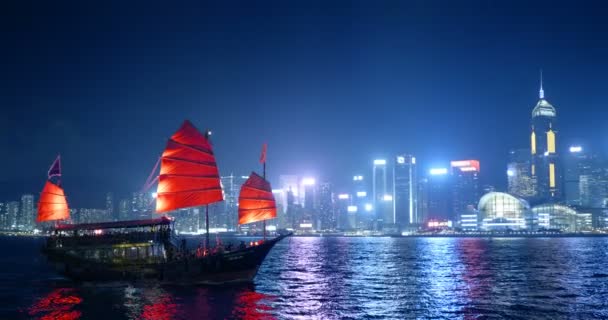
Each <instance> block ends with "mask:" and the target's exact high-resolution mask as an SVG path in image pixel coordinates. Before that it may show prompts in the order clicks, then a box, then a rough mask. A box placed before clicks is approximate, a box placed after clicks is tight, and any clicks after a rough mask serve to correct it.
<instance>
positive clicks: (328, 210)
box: [318, 182, 338, 230]
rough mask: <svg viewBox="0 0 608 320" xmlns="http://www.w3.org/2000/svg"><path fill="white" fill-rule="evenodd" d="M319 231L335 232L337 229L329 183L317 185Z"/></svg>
mask: <svg viewBox="0 0 608 320" xmlns="http://www.w3.org/2000/svg"><path fill="white" fill-rule="evenodd" d="M318 198H319V210H318V211H319V218H320V221H321V223H320V228H319V230H335V229H336V228H337V227H338V223H337V217H336V214H335V210H334V199H333V193H332V187H331V183H329V182H324V183H321V184H319V197H318Z"/></svg>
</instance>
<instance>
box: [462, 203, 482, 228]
mask: <svg viewBox="0 0 608 320" xmlns="http://www.w3.org/2000/svg"><path fill="white" fill-rule="evenodd" d="M459 226H460V228H461V229H462V230H463V231H476V230H477V229H478V228H479V211H477V210H476V209H475V207H474V206H472V205H469V206H467V208H466V210H465V211H463V212H462V213H461V214H460V224H459Z"/></svg>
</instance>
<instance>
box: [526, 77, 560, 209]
mask: <svg viewBox="0 0 608 320" xmlns="http://www.w3.org/2000/svg"><path fill="white" fill-rule="evenodd" d="M530 152H531V155H532V163H531V167H530V172H531V175H532V177H533V179H535V187H536V188H535V189H536V197H537V198H538V199H540V200H545V201H551V200H557V199H560V197H561V187H560V182H561V181H560V180H561V179H560V178H561V175H560V171H559V168H558V166H559V163H558V153H557V127H556V112H555V108H554V107H553V106H552V105H551V104H550V103H549V102H548V101H547V100H546V99H545V92H544V90H543V82H542V74H541V82H540V91H539V100H538V102H537V103H536V106H535V107H534V109H533V110H532V121H531V133H530Z"/></svg>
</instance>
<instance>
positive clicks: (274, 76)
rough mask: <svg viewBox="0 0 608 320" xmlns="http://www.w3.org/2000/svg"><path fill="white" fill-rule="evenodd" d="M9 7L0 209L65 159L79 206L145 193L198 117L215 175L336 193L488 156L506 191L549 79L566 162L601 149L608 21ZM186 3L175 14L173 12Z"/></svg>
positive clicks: (1, 80) (450, 4) (598, 14)
mask: <svg viewBox="0 0 608 320" xmlns="http://www.w3.org/2000/svg"><path fill="white" fill-rule="evenodd" d="M109 2H110V1H100V2H97V3H94V2H93V1H74V2H61V3H55V2H54V1H31V2H30V1H13V4H7V3H5V2H3V3H2V5H1V7H0V12H1V13H0V15H1V17H0V18H1V19H0V30H1V34H2V48H1V50H0V106H1V107H2V114H1V117H0V144H1V146H2V157H0V167H1V168H2V175H1V176H0V201H7V200H16V199H17V198H18V197H19V195H21V194H23V193H34V194H38V192H39V191H40V189H41V188H42V186H43V184H44V180H45V178H46V171H47V170H48V167H49V166H50V164H51V162H52V161H53V159H54V158H55V156H56V154H57V153H61V155H62V158H63V173H64V178H63V184H64V187H65V189H66V192H67V193H68V195H69V197H70V203H71V204H72V206H75V207H83V206H87V207H103V201H104V200H103V199H104V194H105V192H107V191H114V192H115V193H116V194H117V195H118V196H120V195H122V194H126V193H129V192H131V191H135V190H138V189H139V188H141V186H142V185H143V184H144V182H145V180H146V177H147V176H148V174H149V173H150V171H151V169H152V167H153V166H154V164H155V162H156V160H157V158H158V156H159V155H160V153H161V152H162V149H163V148H164V145H165V142H166V139H167V138H168V137H169V136H170V135H171V134H172V133H173V132H174V131H175V130H176V129H177V128H178V127H179V126H180V124H181V122H182V121H183V120H184V119H190V120H191V121H192V122H193V123H194V124H195V125H197V126H198V127H199V129H201V130H202V129H205V128H211V129H212V130H213V133H214V134H213V137H212V139H213V143H214V145H215V152H216V155H217V159H218V164H219V166H220V173H221V174H229V173H231V172H234V173H235V174H248V173H249V171H251V170H252V169H256V170H257V169H259V163H258V158H259V152H260V149H261V144H262V143H264V142H267V143H268V145H269V149H268V174H269V175H270V179H271V182H276V181H278V175H279V174H288V173H295V174H302V175H304V174H311V175H315V176H322V177H325V178H326V179H328V180H331V181H333V182H335V183H336V184H337V185H338V186H340V185H343V186H344V185H346V184H347V183H348V182H349V181H350V179H351V178H352V175H353V174H355V173H356V174H364V175H370V174H371V162H372V160H373V159H374V158H375V157H381V156H386V157H388V156H392V155H394V154H396V153H398V152H399V153H412V154H414V155H416V156H417V157H418V158H419V162H420V163H421V165H422V167H423V168H428V167H430V166H433V165H445V164H447V163H448V161H449V160H451V159H452V160H453V159H467V158H477V159H480V160H481V170H482V176H483V182H484V183H489V184H493V185H496V186H497V187H499V188H504V187H505V186H506V177H505V170H506V161H507V160H506V156H507V152H508V150H509V149H511V148H517V147H527V145H528V139H529V138H528V133H529V121H530V113H531V111H532V108H533V106H534V105H535V103H536V101H537V99H538V89H539V88H538V87H539V84H538V83H539V69H541V68H542V69H543V70H544V75H545V86H544V87H545V93H546V96H547V99H548V100H549V101H550V102H551V103H552V104H553V105H554V106H555V107H556V109H557V115H558V123H559V128H558V129H559V133H558V134H559V135H558V140H559V141H558V142H559V143H560V147H561V148H562V150H564V149H565V147H566V146H567V145H569V144H571V143H582V144H583V145H584V146H586V147H587V148H592V149H593V150H595V151H597V152H602V153H604V152H606V151H608V141H607V139H606V137H607V133H608V132H607V131H608V126H607V122H608V111H607V109H608V105H606V101H608V90H607V89H608V86H607V80H606V79H608V78H607V75H608V32H607V31H608V9H607V8H606V6H608V5H606V4H602V3H601V2H597V3H592V2H581V1H577V2H574V1H572V2H570V6H566V5H560V4H559V3H558V2H544V3H542V2H536V1H534V4H532V1H522V2H513V1H479V2H466V1H446V2H435V1H360V2H359V1H344V2H332V1H318V2H316V1H277V2H264V1H243V2H236V1H215V3H209V4H201V3H198V2H194V3H190V4H188V3H186V2H181V1H175V2H174V1H166V2H164V3H163V4H155V3H152V2H150V1H142V2H139V3H138V2H134V1H115V2H112V3H109ZM177 2H181V4H176V3H177Z"/></svg>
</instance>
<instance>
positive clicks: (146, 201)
mask: <svg viewBox="0 0 608 320" xmlns="http://www.w3.org/2000/svg"><path fill="white" fill-rule="evenodd" d="M153 200H154V199H153V198H152V197H151V196H150V195H149V194H146V193H144V192H133V194H132V196H131V219H133V220H135V219H149V218H150V217H151V215H152V214H151V213H152V211H153V210H152V205H153V204H154V201H153Z"/></svg>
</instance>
